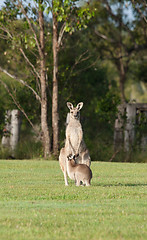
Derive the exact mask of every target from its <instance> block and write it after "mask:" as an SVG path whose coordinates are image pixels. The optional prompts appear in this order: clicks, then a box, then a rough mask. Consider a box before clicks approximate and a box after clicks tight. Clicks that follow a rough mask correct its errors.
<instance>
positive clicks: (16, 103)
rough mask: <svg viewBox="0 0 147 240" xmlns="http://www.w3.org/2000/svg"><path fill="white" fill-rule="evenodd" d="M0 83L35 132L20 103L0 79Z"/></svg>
mask: <svg viewBox="0 0 147 240" xmlns="http://www.w3.org/2000/svg"><path fill="white" fill-rule="evenodd" d="M0 83H1V84H2V85H3V86H4V88H5V89H6V90H7V92H8V94H9V96H10V97H11V98H12V100H13V102H14V104H15V105H16V106H17V107H18V109H19V110H20V111H21V112H22V113H23V115H24V116H25V118H26V119H27V120H28V122H29V123H30V125H31V126H32V128H33V129H34V131H35V132H36V129H35V127H34V125H33V123H32V122H31V120H30V119H29V118H28V116H27V114H26V113H25V111H24V109H23V108H22V107H21V106H20V104H19V103H18V102H17V101H16V99H15V97H14V96H13V94H12V93H11V92H10V90H9V88H8V86H7V85H6V84H5V83H4V82H3V81H2V80H1V79H0Z"/></svg>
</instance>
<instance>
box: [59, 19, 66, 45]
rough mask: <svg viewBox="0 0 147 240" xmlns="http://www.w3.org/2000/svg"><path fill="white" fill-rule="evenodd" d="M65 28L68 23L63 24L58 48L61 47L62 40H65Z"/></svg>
mask: <svg viewBox="0 0 147 240" xmlns="http://www.w3.org/2000/svg"><path fill="white" fill-rule="evenodd" d="M65 26H66V23H63V25H62V27H61V29H60V32H59V37H58V48H60V45H61V42H62V38H63V34H64V32H65Z"/></svg>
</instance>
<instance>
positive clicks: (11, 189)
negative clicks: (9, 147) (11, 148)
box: [0, 160, 147, 240]
mask: <svg viewBox="0 0 147 240" xmlns="http://www.w3.org/2000/svg"><path fill="white" fill-rule="evenodd" d="M91 168H92V171H93V179H92V185H91V187H76V186H74V182H73V181H70V182H69V183H70V185H69V186H68V187H65V186H64V180H63V174H62V172H61V170H60V168H59V165H58V162H56V161H6V160H5V161H3V160H1V161H0V239H1V240H9V239H13V240H22V239H26V240H31V239H34V240H38V239H40V240H58V239H63V240H66V239H67V240H73V239H75V240H105V239H106V240H110V239H120V240H122V239H124V240H127V239H132V240H135V239H136V240H146V239H147V165H146V164H130V163H102V162H92V166H91Z"/></svg>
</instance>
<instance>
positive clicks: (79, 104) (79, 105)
mask: <svg viewBox="0 0 147 240" xmlns="http://www.w3.org/2000/svg"><path fill="white" fill-rule="evenodd" d="M82 107H83V102H80V103H78V105H77V106H76V108H77V109H78V110H79V111H80V110H81V108H82Z"/></svg>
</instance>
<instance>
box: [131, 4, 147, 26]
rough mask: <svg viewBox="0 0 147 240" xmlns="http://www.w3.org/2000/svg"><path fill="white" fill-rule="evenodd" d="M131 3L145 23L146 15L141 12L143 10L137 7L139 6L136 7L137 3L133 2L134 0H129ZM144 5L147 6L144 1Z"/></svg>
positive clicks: (146, 20)
mask: <svg viewBox="0 0 147 240" xmlns="http://www.w3.org/2000/svg"><path fill="white" fill-rule="evenodd" d="M131 2H132V4H134V8H136V10H137V12H138V13H139V15H140V16H141V17H142V18H143V20H144V21H145V23H147V18H146V16H145V15H144V14H143V12H142V11H141V10H140V9H139V7H137V4H135V2H134V0H131ZM143 4H144V5H145V7H147V4H146V3H145V2H144V3H143Z"/></svg>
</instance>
